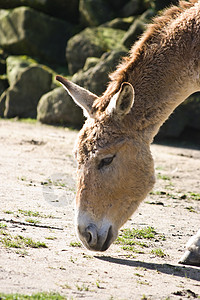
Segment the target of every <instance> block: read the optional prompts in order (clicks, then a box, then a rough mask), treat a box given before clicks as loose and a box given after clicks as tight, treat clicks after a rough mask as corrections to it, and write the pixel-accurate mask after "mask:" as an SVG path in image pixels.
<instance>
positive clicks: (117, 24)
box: [102, 16, 135, 31]
mask: <svg viewBox="0 0 200 300" xmlns="http://www.w3.org/2000/svg"><path fill="white" fill-rule="evenodd" d="M134 20H135V17H133V16H132V17H128V18H115V19H113V20H111V21H109V22H106V23H104V24H103V25H102V26H103V27H110V28H114V29H121V30H125V31H127V30H128V29H129V27H130V26H131V25H132V24H133V22H134Z"/></svg>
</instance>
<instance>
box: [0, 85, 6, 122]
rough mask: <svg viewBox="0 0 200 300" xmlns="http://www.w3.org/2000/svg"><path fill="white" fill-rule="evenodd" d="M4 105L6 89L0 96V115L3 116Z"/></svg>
mask: <svg viewBox="0 0 200 300" xmlns="http://www.w3.org/2000/svg"><path fill="white" fill-rule="evenodd" d="M5 107H6V91H4V92H3V93H2V94H1V96H0V117H1V118H3V117H4V110H5Z"/></svg>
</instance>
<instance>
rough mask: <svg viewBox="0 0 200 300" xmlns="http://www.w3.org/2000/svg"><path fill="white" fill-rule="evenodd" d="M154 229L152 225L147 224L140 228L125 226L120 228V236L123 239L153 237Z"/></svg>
mask: <svg viewBox="0 0 200 300" xmlns="http://www.w3.org/2000/svg"><path fill="white" fill-rule="evenodd" d="M155 235H156V231H155V229H154V228H153V227H151V226H147V227H144V228H142V229H135V228H132V229H130V228H127V229H123V230H122V238H124V239H126V240H127V239H153V238H155Z"/></svg>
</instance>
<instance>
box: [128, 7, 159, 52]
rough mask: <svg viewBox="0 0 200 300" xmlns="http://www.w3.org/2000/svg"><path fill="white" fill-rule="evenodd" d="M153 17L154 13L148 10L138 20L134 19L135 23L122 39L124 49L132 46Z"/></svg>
mask: <svg viewBox="0 0 200 300" xmlns="http://www.w3.org/2000/svg"><path fill="white" fill-rule="evenodd" d="M153 15H154V12H153V11H152V10H150V9H149V10H147V11H146V12H145V13H144V14H142V15H141V16H140V17H139V18H136V19H135V21H134V22H133V24H132V25H131V26H130V28H129V30H128V31H127V32H126V34H125V35H124V37H123V40H122V43H123V44H124V46H125V47H127V48H128V49H129V48H130V47H131V46H132V45H133V43H134V42H135V41H136V40H137V39H138V37H139V36H140V35H141V34H142V33H143V32H144V30H145V29H146V24H147V23H148V22H149V19H151V18H152V17H153Z"/></svg>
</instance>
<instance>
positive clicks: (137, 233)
mask: <svg viewBox="0 0 200 300" xmlns="http://www.w3.org/2000/svg"><path fill="white" fill-rule="evenodd" d="M158 237H159V238H160V239H161V240H164V239H165V237H164V236H163V235H158V233H157V232H156V230H155V229H154V228H153V227H151V226H148V227H144V228H142V229H135V228H132V229H130V228H127V229H123V230H122V231H121V233H120V234H119V236H118V238H117V239H116V241H115V244H119V245H121V246H122V247H121V248H122V249H123V250H128V251H132V252H135V253H138V254H143V253H144V251H143V250H141V248H149V243H148V240H155V239H158ZM144 240H145V241H144ZM138 246H139V247H140V248H138Z"/></svg>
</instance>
